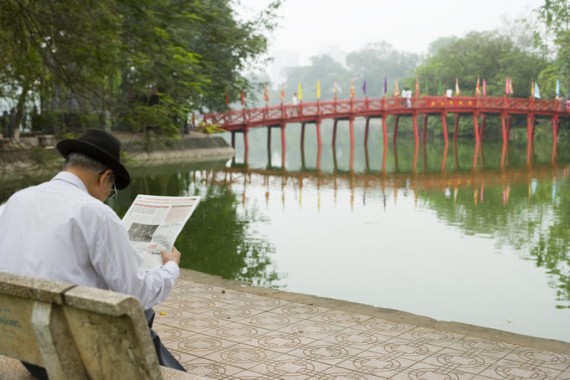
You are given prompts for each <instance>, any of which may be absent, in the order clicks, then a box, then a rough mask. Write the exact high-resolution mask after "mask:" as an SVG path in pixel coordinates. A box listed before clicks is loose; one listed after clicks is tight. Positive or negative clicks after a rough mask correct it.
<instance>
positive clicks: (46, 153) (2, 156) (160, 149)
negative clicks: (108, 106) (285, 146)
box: [0, 131, 235, 185]
mask: <svg viewBox="0 0 570 380" xmlns="http://www.w3.org/2000/svg"><path fill="white" fill-rule="evenodd" d="M113 135H114V136H115V137H117V138H118V139H119V141H121V145H122V146H123V150H124V152H125V153H126V154H125V156H126V157H125V159H126V165H127V167H129V169H134V170H137V169H140V168H143V167H147V166H154V165H158V164H163V163H170V162H208V161H220V160H228V159H230V158H232V157H233V156H234V154H235V150H234V149H233V148H232V147H231V146H230V145H229V144H228V143H227V142H226V141H225V140H224V139H223V138H222V137H220V136H216V135H206V134H204V133H200V132H193V131H191V132H190V133H189V134H188V135H184V136H182V138H181V139H180V140H174V141H171V140H157V141H156V142H155V141H152V142H150V143H148V142H147V143H145V142H144V141H143V139H142V137H141V136H139V135H136V134H132V133H125V132H117V133H113ZM63 162H64V160H63V157H61V156H60V154H59V152H58V151H57V150H56V149H55V146H47V147H41V146H40V145H39V139H38V137H24V138H22V139H21V141H20V142H19V143H14V142H4V143H3V144H2V145H0V175H2V177H3V182H4V183H3V185H5V184H6V183H7V182H16V181H21V180H25V179H28V178H30V177H43V176H48V175H49V174H50V173H53V172H54V171H56V170H58V169H59V168H60V167H61V166H62V165H63Z"/></svg>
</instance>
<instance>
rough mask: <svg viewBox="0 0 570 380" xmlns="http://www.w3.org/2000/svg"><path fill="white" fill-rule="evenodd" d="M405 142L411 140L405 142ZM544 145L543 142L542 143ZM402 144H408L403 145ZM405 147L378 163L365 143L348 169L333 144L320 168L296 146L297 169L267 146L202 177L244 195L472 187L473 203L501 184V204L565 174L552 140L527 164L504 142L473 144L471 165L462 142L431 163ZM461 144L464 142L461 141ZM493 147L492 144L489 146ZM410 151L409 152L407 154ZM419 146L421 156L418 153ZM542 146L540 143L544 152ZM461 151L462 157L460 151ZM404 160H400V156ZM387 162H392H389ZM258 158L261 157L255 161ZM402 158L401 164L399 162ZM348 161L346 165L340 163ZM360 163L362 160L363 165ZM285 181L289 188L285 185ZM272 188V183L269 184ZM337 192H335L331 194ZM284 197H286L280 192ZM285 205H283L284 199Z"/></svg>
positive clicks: (450, 191) (423, 152)
mask: <svg viewBox="0 0 570 380" xmlns="http://www.w3.org/2000/svg"><path fill="white" fill-rule="evenodd" d="M408 145H409V144H408ZM543 145H544V144H543ZM404 148H406V147H405V146H404ZM407 148H408V149H404V150H406V152H405V156H403V157H400V155H399V154H398V149H397V147H396V146H394V147H393V150H391V151H389V150H388V149H383V150H382V153H381V162H380V163H379V167H378V166H376V167H373V166H371V160H370V154H369V150H368V148H367V147H364V166H363V169H362V170H361V171H358V170H355V169H354V154H350V155H349V159H350V162H349V163H348V170H343V169H341V168H340V166H339V163H338V159H337V154H336V149H334V148H333V149H332V151H331V157H329V158H330V159H331V160H332V171H328V172H327V171H323V170H321V162H322V161H321V155H320V154H319V155H318V157H317V158H316V159H315V160H314V162H315V166H314V167H312V168H309V167H307V163H306V157H305V152H304V149H301V152H300V155H301V157H300V163H297V165H296V166H297V169H293V170H288V169H287V168H286V167H285V166H281V167H274V166H273V165H272V155H271V152H269V153H268V156H267V165H265V166H263V165H258V166H257V167H250V165H248V163H247V162H242V163H237V161H236V159H235V158H234V159H233V160H232V162H231V165H230V166H228V167H227V168H226V169H225V170H223V171H217V172H216V171H214V172H209V174H208V173H204V176H205V177H204V179H205V180H206V181H207V182H208V181H212V182H213V183H226V184H227V183H230V184H240V183H241V184H243V186H244V188H243V194H242V196H243V197H244V199H245V197H246V194H245V193H246V191H245V190H246V188H247V186H248V185H251V184H252V183H255V184H256V185H263V186H266V187H267V192H266V196H267V197H269V184H270V183H273V184H275V183H277V182H280V187H281V191H282V193H285V192H289V191H293V192H296V193H299V194H302V192H303V188H304V187H306V186H309V188H311V189H316V190H317V191H319V190H320V189H332V190H333V192H334V193H336V191H337V190H338V189H350V191H351V194H352V195H351V200H352V201H353V200H354V198H355V196H354V195H355V192H356V191H359V192H362V198H363V199H365V198H366V192H367V191H377V190H381V191H382V192H383V193H385V192H386V191H387V192H389V193H391V195H392V196H393V197H395V198H397V197H398V194H399V192H404V193H406V194H413V195H414V196H417V194H418V193H419V192H422V191H432V190H440V191H442V192H444V193H448V194H453V196H454V197H457V196H458V193H460V192H461V193H465V192H470V193H472V194H473V201H474V202H475V203H479V202H483V200H484V193H485V189H486V188H489V187H500V188H501V191H502V192H503V197H502V203H503V206H505V205H506V204H507V203H508V200H509V193H510V187H511V186H520V185H526V186H527V187H528V189H529V190H528V191H529V196H530V195H531V192H533V191H534V190H535V189H532V187H533V186H535V185H536V183H537V181H538V182H549V183H554V182H556V181H557V180H559V179H563V178H565V177H568V175H569V171H570V169H569V167H570V166H569V165H570V161H568V160H566V161H565V158H563V159H562V160H559V161H557V160H556V151H557V144H556V142H555V143H554V144H553V145H552V151H551V154H550V157H549V160H544V159H541V160H539V162H535V163H534V164H533V159H532V158H533V157H534V156H535V155H534V154H533V155H531V156H530V157H531V158H530V159H529V158H528V155H527V156H526V161H525V160H522V161H525V162H526V164H523V165H517V163H521V159H520V157H519V156H521V153H522V152H520V151H518V152H517V151H515V152H511V154H514V155H515V160H514V161H515V165H509V153H508V152H509V150H508V149H506V147H505V145H504V144H503V145H502V146H501V147H500V155H498V154H497V152H496V150H497V149H496V148H497V146H496V145H495V146H491V147H490V149H489V150H490V151H491V157H492V161H497V160H498V162H492V163H489V162H487V161H486V159H485V154H484V150H483V146H479V147H477V146H474V147H472V151H473V153H472V159H471V162H470V164H471V165H470V166H469V165H466V163H465V161H466V160H465V158H466V154H465V153H466V152H468V151H469V149H463V151H462V152H460V151H461V150H462V149H461V144H460V145H459V147H458V144H454V149H453V153H452V155H453V156H452V157H448V156H449V154H448V150H449V147H448V146H444V147H443V149H442V152H441V155H440V156H439V165H434V163H435V162H436V161H437V159H435V158H434V157H433V149H432V152H430V154H429V157H428V150H429V149H428V147H427V146H426V145H423V146H422V147H421V149H420V147H419V146H418V145H414V146H413V147H411V148H412V149H409V148H410V146H408V147H407ZM463 148H465V144H463ZM493 148H494V150H493ZM410 151H411V152H412V154H411V157H410V154H409V153H410ZM420 151H421V156H420ZM544 151H545V149H542V152H544ZM460 156H461V157H460ZM400 161H402V163H401V162H400ZM388 162H390V167H388V164H387V163H388ZM258 164H259V163H258ZM401 164H402V165H401ZM344 166H345V167H346V165H344ZM361 166H362V165H361ZM401 166H402V167H403V168H401ZM286 187H287V188H288V189H286ZM273 188H274V187H273ZM335 198H336V196H335ZM282 199H283V202H284V201H285V197H282ZM283 206H285V205H284V204H283Z"/></svg>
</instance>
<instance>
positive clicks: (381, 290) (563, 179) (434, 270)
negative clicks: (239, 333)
mask: <svg viewBox="0 0 570 380" xmlns="http://www.w3.org/2000/svg"><path fill="white" fill-rule="evenodd" d="M299 129H300V128H298V127H294V126H288V129H287V151H286V156H285V164H284V165H282V162H281V161H282V158H283V155H282V152H281V144H280V139H279V134H278V133H274V134H273V139H274V141H273V144H272V147H271V150H270V151H269V152H268V147H267V140H266V136H267V132H266V130H265V129H259V130H254V131H253V132H251V133H250V150H249V152H248V157H247V165H245V161H246V160H245V159H244V151H243V144H242V143H241V140H240V139H239V138H238V139H237V143H238V144H237V154H236V157H235V159H234V160H230V161H228V162H225V161H222V162H212V163H204V164H184V163H177V164H166V165H160V166H153V167H147V168H144V169H142V170H141V169H139V170H135V171H134V172H133V181H132V185H131V186H130V187H129V188H128V189H126V190H124V191H121V192H120V193H119V196H118V198H117V199H116V200H114V201H112V203H111V206H112V207H113V208H114V209H115V210H116V211H117V212H118V213H119V214H120V215H122V214H123V213H124V212H125V211H126V209H127V208H128V206H129V205H130V203H131V202H132V201H133V199H134V197H135V196H136V194H138V193H148V194H162V195H195V194H197V195H201V196H202V197H203V200H202V202H201V204H200V206H199V207H198V209H197V210H196V212H195V213H194V215H193V216H192V218H191V219H190V221H189V222H188V224H187V226H186V227H185V229H184V231H183V232H182V234H181V235H180V237H179V239H178V241H177V243H176V245H177V247H178V248H179V250H180V251H181V252H182V253H183V258H182V266H184V267H186V268H191V269H195V270H199V271H203V272H207V273H212V274H216V275H220V276H222V277H224V278H230V279H237V280H241V281H245V282H248V283H252V284H254V285H258V286H264V287H273V288H279V289H284V290H288V291H293V292H300V293H306V294H312V295H317V296H323V297H331V298H336V299H342V300H348V301H353V302H360V303H364V304H369V305H374V306H378V307H382V308H390V309H398V310H403V311H407V312H411V313H415V314H419V315H424V316H428V317H432V318H435V319H439V320H446V321H458V322H464V323H470V324H475V325H480V326H486V327H491V328H497V329H502V330H507V331H512V332H517V333H521V334H526V335H532V336H539V337H545V338H552V339H557V340H562V341H567V342H570V328H568V327H569V326H570V258H569V257H570V256H569V252H570V192H569V191H568V190H569V187H570V182H569V177H568V174H569V165H570V149H569V148H570V143H565V142H562V141H561V142H559V144H558V146H557V150H556V155H555V156H554V157H553V155H552V142H551V140H550V136H549V135H540V134H538V135H537V141H536V143H535V146H534V148H533V151H532V152H531V154H530V156H529V154H528V152H527V146H526V142H525V141H524V140H523V141H521V142H517V141H516V140H514V141H511V142H510V144H509V147H508V150H507V151H505V150H503V149H502V146H501V143H500V141H499V142H493V141H484V143H483V146H482V148H481V149H480V150H478V151H476V149H475V147H474V144H473V143H472V142H471V141H470V140H466V141H462V140H460V141H459V142H458V144H457V145H454V144H453V143H451V144H450V145H449V146H448V147H447V150H446V149H444V146H443V143H442V142H441V141H440V140H441V138H438V137H431V136H430V137H428V140H427V143H426V144H423V143H422V144H420V145H419V146H418V148H417V149H416V147H415V145H414V143H413V138H411V137H409V136H406V135H403V136H400V137H399V139H398V142H397V145H396V148H395V147H394V145H392V142H391V141H390V144H388V146H387V147H386V148H387V149H386V150H385V149H384V146H383V144H382V141H381V137H380V133H379V131H378V130H373V131H372V133H371V136H370V141H369V144H368V149H364V147H363V144H362V140H361V137H362V131H361V130H359V132H358V134H357V139H356V148H355V151H354V152H353V154H352V159H351V154H350V149H349V147H348V145H347V144H346V141H347V138H346V135H344V137H343V133H345V132H343V131H339V136H338V140H337V141H339V144H338V145H337V147H336V150H333V149H332V147H331V146H330V130H329V131H328V132H327V131H324V145H323V148H322V151H321V152H320V157H319V154H318V153H317V151H316V149H315V143H314V131H312V130H310V129H308V130H307V140H306V148H305V149H304V150H302V149H301V147H300V144H299V141H300V140H299ZM410 140H411V141H410ZM529 157H530V159H529ZM317 168H318V169H317Z"/></svg>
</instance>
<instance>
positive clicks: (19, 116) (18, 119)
mask: <svg viewBox="0 0 570 380" xmlns="http://www.w3.org/2000/svg"><path fill="white" fill-rule="evenodd" d="M29 89H30V85H29V84H28V82H25V83H24V86H23V87H22V93H21V94H20V96H19V97H18V104H17V105H16V116H15V118H14V119H15V120H14V141H16V142H18V141H20V124H22V120H23V119H24V105H25V104H26V97H27V95H28V91H29Z"/></svg>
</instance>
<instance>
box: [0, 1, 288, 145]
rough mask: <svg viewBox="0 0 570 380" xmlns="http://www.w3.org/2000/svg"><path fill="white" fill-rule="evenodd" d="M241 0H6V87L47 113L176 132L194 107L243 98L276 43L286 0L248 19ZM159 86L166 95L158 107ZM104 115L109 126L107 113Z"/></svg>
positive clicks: (2, 10)
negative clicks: (251, 75) (251, 67)
mask: <svg viewBox="0 0 570 380" xmlns="http://www.w3.org/2000/svg"><path fill="white" fill-rule="evenodd" d="M232 5H233V3H232V1H230V0H217V1H208V0H138V1H133V0H121V1H119V0H101V1H97V2H91V1H89V2H77V1H68V0H66V1H56V0H46V1H40V2H38V1H32V0H5V1H2V2H1V3H0V50H1V51H2V52H3V54H2V55H0V83H2V86H0V87H1V88H2V90H1V91H2V92H3V93H2V94H0V95H3V96H6V97H12V98H14V99H17V101H18V104H19V106H21V108H22V109H23V107H24V105H25V104H27V103H26V102H27V101H28V100H27V99H26V98H28V99H29V98H30V97H32V98H34V99H35V100H36V101H39V102H40V104H41V106H42V109H41V112H42V113H43V112H52V113H53V112H62V113H85V112H87V113H91V114H97V115H104V114H107V113H108V114H109V115H110V118H111V119H112V120H113V121H112V123H111V124H112V125H113V126H117V125H119V126H121V127H123V128H129V129H132V130H140V129H144V128H145V127H146V126H149V125H150V126H153V127H154V128H155V132H156V133H159V134H164V135H173V134H176V133H178V132H179V130H180V128H181V127H182V126H183V124H184V122H185V121H186V118H187V115H188V114H189V113H190V112H192V111H198V112H201V111H202V110H203V109H204V108H207V109H210V110H216V109H222V108H224V107H225V95H226V94H228V95H230V96H231V97H232V98H237V96H239V89H241V88H243V87H244V83H246V79H245V78H244V77H243V74H242V72H243V69H244V67H246V66H247V65H248V64H253V63H254V62H255V60H256V59H257V58H258V57H259V56H261V55H262V54H263V53H264V52H265V51H266V49H267V40H266V38H267V37H266V35H265V34H266V32H268V31H270V30H272V29H273V27H274V26H275V25H274V23H273V18H274V15H275V11H276V9H278V7H279V5H280V1H279V0H276V1H273V2H272V3H271V4H270V5H269V6H268V7H267V9H265V10H264V11H263V12H261V13H260V15H259V16H258V17H257V18H256V19H255V20H254V21H247V22H242V21H239V20H238V19H237V18H236V16H235V14H234V11H233V9H232ZM21 90H23V91H21ZM19 92H21V94H20V96H19V97H18V98H16V96H17V95H18V93H19ZM153 95H158V101H154V102H153V103H152V107H149V99H150V97H151V96H153ZM145 107H146V108H147V109H145ZM98 120H99V126H100V127H102V126H103V125H101V124H104V118H103V117H101V116H99V117H98ZM40 123H41V122H40ZM88 124H91V121H90V122H89V123H88ZM59 132H61V131H59V130H56V133H59Z"/></svg>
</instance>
